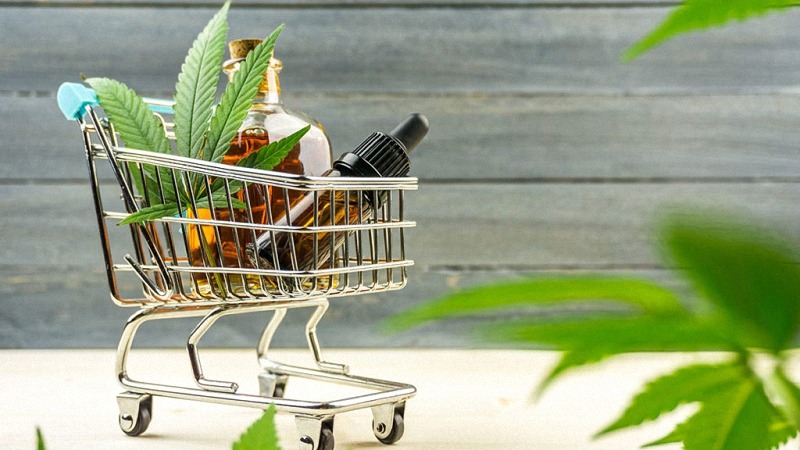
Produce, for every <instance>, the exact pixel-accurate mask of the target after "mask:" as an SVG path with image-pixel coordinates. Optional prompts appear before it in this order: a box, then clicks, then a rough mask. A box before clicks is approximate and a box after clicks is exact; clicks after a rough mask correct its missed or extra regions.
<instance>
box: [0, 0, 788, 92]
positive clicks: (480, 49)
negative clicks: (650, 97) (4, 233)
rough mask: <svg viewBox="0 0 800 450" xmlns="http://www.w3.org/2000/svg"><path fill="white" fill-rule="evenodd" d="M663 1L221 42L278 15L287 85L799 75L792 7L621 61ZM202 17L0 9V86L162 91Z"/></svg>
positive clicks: (783, 79) (531, 87)
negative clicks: (84, 81) (99, 83)
mask: <svg viewBox="0 0 800 450" xmlns="http://www.w3.org/2000/svg"><path fill="white" fill-rule="evenodd" d="M668 10H669V9H668V8H636V7H632V8H603V7H598V8H583V9H570V8H554V9H541V10H539V9H534V10H531V9H519V8H503V7H498V8H476V9H466V10H462V9H454V8H421V9H402V8H367V9H327V8H320V9H315V8H311V9H303V10H296V9H281V8H277V9H273V8H265V9H263V10H261V9H259V10H252V9H248V10H233V11H232V12H231V14H230V22H231V31H230V37H231V38H235V37H243V36H264V35H266V34H268V33H269V31H271V30H272V29H274V28H275V27H276V26H277V25H278V24H279V23H282V22H283V23H286V24H287V25H288V28H287V30H286V31H285V33H284V34H283V35H282V36H281V39H280V41H279V44H278V50H277V56H278V57H280V58H282V59H283V62H284V67H285V69H284V81H285V82H284V87H285V88H286V89H287V90H288V91H294V92H301V91H302V92H353V91H357V92H358V91H369V92H379V93H386V92H426V93H433V92H437V93H441V92H458V93H491V92H513V93H531V92H533V93H548V92H550V93H552V92H556V93H586V92H594V93H631V92H637V93H641V92H682V93H686V92H737V93H740V92H782V91H785V90H787V89H788V90H791V89H793V88H794V86H796V85H798V84H800V67H798V64H800V63H798V61H800V45H799V44H800V29H798V27H796V26H795V25H796V23H797V19H798V17H800V11H795V10H792V11H791V12H787V13H785V14H773V15H770V16H769V17H766V18H761V19H758V20H754V21H750V22H747V23H744V24H737V25H733V26H731V27H728V28H725V29H717V30H712V31H710V32H708V33H704V34H693V35H689V36H684V37H681V38H678V39H675V40H674V41H671V42H669V43H667V44H665V45H664V46H662V47H661V48H659V49H658V51H656V52H652V53H650V54H647V55H645V56H643V57H642V58H641V59H639V60H637V61H635V62H634V63H631V64H622V63H620V62H619V55H620V54H621V53H622V51H623V50H624V49H625V48H627V47H628V46H629V45H631V44H632V43H634V42H635V41H636V40H637V39H639V38H640V37H641V36H643V35H644V33H645V32H646V31H647V30H649V29H650V28H651V27H652V26H654V25H655V24H657V23H658V22H660V21H661V20H663V17H664V15H665V14H666V13H667V12H668ZM212 13H213V8H209V9H188V10H180V9H168V8H167V9H165V8H157V7H144V8H138V7H125V8H104V7H97V8H68V7H65V8H59V9H51V8H24V7H5V8H3V9H2V14H0V30H3V42H4V45H3V47H2V49H0V59H1V60H2V61H3V65H2V67H0V90H2V91H27V92H36V91H40V90H45V91H53V90H55V89H56V88H57V86H58V85H59V84H60V83H61V82H63V81H77V80H79V75H80V74H81V73H85V74H87V75H89V76H109V77H112V78H115V79H119V80H121V81H124V82H126V83H128V84H129V85H130V86H131V87H134V88H135V89H137V90H141V91H143V92H171V91H172V89H173V87H174V84H175V80H176V79H177V74H178V71H179V68H180V63H181V61H183V58H184V55H185V54H186V51H187V49H188V48H189V47H190V45H191V42H192V40H193V39H194V37H195V36H196V34H197V32H198V30H200V29H201V28H202V26H203V24H205V23H206V21H207V20H208V19H209V17H210V16H211V14H212ZM55 17H57V18H58V20H55ZM134 41H135V42H136V45H131V43H132V42H134ZM345 55H346V56H345Z"/></svg>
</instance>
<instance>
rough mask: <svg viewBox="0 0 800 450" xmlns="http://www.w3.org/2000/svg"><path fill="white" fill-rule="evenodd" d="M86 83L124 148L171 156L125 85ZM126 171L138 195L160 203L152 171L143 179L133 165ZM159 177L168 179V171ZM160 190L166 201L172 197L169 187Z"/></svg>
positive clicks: (158, 126)
mask: <svg viewBox="0 0 800 450" xmlns="http://www.w3.org/2000/svg"><path fill="white" fill-rule="evenodd" d="M85 81H86V83H87V84H88V85H89V86H91V87H92V89H94V91H95V93H96V94H97V99H98V101H99V102H100V105H101V106H102V107H103V110H104V111H105V112H106V115H107V116H108V120H109V121H110V122H111V123H112V124H114V128H115V130H116V131H117V132H118V133H119V136H120V138H121V139H122V140H123V141H124V142H125V145H126V146H128V147H130V148H135V149H138V150H148V151H155V152H158V153H171V152H172V150H171V147H170V144H169V140H168V139H167V137H166V134H165V133H164V126H163V124H162V123H161V121H160V120H159V119H158V118H157V117H156V116H155V115H153V113H152V112H151V111H150V109H149V108H148V107H147V105H146V104H145V102H144V100H143V99H142V98H141V97H140V96H139V95H137V94H136V92H134V91H133V89H130V88H129V87H128V86H126V85H125V83H122V82H119V81H116V80H111V79H108V78H87V79H86V80H85ZM129 167H130V170H131V173H132V178H133V180H134V182H135V183H136V187H137V188H138V190H139V192H143V193H145V192H146V194H147V198H148V200H149V201H150V202H159V201H161V200H162V199H161V198H160V197H161V196H160V194H159V190H158V182H157V176H156V170H155V168H153V167H152V166H146V167H145V176H144V179H142V174H141V173H140V171H139V169H138V167H137V166H136V165H135V164H130V165H129ZM159 175H160V176H161V178H162V179H167V178H165V177H169V171H168V170H166V169H162V170H160V171H159ZM163 188H164V190H165V192H164V195H165V196H166V197H167V198H173V197H174V189H173V188H172V186H171V185H169V184H168V183H164V185H163Z"/></svg>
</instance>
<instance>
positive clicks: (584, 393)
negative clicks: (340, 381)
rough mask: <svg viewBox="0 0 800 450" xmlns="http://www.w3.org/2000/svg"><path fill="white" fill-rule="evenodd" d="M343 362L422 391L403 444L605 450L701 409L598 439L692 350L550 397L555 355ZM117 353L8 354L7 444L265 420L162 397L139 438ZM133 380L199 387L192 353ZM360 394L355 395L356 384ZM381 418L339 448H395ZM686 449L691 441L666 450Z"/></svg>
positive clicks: (286, 435) (1, 437)
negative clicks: (127, 429) (122, 408)
mask: <svg viewBox="0 0 800 450" xmlns="http://www.w3.org/2000/svg"><path fill="white" fill-rule="evenodd" d="M272 355H273V357H275V358H276V359H280V360H286V361H288V362H295V363H297V362H305V358H306V357H307V356H306V352H305V351H301V350H277V351H275V352H273V353H272ZM324 356H325V357H326V358H327V359H328V360H331V361H335V362H343V363H347V364H349V365H350V367H351V373H353V374H356V375H363V376H369V377H376V378H384V379H388V380H394V381H400V382H406V383H410V384H413V385H415V386H416V387H417V390H418V393H417V395H416V396H415V397H413V398H412V399H410V400H409V401H408V403H407V407H406V414H405V435H404V437H403V438H402V439H401V440H400V441H399V442H398V443H397V444H395V445H394V446H393V447H391V448H394V449H397V450H401V449H408V450H411V449H415V450H423V449H431V450H433V449H437V450H440V449H498V450H499V449H503V450H507V449H538V450H550V449H552V450H563V449H570V450H576V449H593V450H601V449H607V450H626V449H636V448H639V446H640V445H641V444H645V443H647V442H650V441H652V440H655V439H657V438H660V437H662V436H663V435H665V434H666V433H667V432H669V431H670V430H671V426H673V425H674V424H675V423H676V422H677V421H678V420H680V419H681V418H682V417H686V415H687V414H689V413H690V412H691V411H692V409H691V406H689V407H687V408H684V409H682V410H678V411H677V412H675V413H672V414H669V415H667V416H666V417H664V418H662V419H661V420H659V421H657V422H655V423H653V424H649V425H647V426H643V427H640V428H638V429H635V430H629V431H623V432H619V433H616V434H613V435H610V436H608V437H604V438H601V439H598V440H592V438H591V437H592V435H593V433H595V432H596V431H598V430H600V429H602V428H603V426H604V425H607V424H608V423H610V421H611V420H612V419H614V418H615V417H616V415H617V414H618V413H619V412H621V411H622V409H623V408H624V407H625V405H626V404H627V401H628V400H629V399H630V397H631V395H633V394H634V393H635V392H636V391H637V390H638V389H639V388H640V387H641V386H642V385H643V383H645V382H646V381H647V380H649V379H652V378H653V377H655V376H657V375H658V374H660V373H662V372H663V371H664V370H666V369H669V368H673V367H676V366H678V365H682V364H684V363H688V362H691V361H695V360H697V359H698V358H700V357H702V356H700V357H698V356H690V355H629V356H624V357H619V358H616V359H613V360H611V361H609V362H606V363H602V364H600V365H598V366H595V368H594V369H590V370H588V371H581V372H576V373H574V374H571V375H568V376H567V377H565V378H564V379H562V380H561V381H558V382H557V383H555V384H554V385H553V386H552V387H551V388H550V390H548V391H547V392H546V393H545V395H544V396H543V397H541V398H540V399H539V401H538V402H535V403H532V402H530V395H531V392H532V390H533V388H534V386H535V384H536V383H537V382H538V381H539V380H541V378H542V377H543V376H544V374H545V373H546V371H547V369H548V368H549V367H551V365H552V364H553V363H554V362H555V361H556V358H557V354H555V353H552V352H534V351H510V350H383V349H381V350H378V349H376V350H363V349H358V350H355V349H354V350H331V351H327V352H325V353H324ZM202 357H203V368H204V369H205V373H206V375H207V376H208V377H209V378H217V379H221V378H222V379H230V380H232V381H238V382H239V383H240V384H241V385H242V388H241V389H242V391H253V392H257V390H256V389H257V388H256V386H257V384H256V374H257V373H258V365H257V362H256V358H255V352H254V351H252V350H242V349H234V350H205V351H203V353H202ZM114 358H115V355H114V352H113V351H110V350H2V351H0V399H2V401H0V417H2V425H0V447H2V448H4V449H24V450H28V449H30V450H32V449H34V448H35V427H36V426H37V425H39V426H40V427H41V429H42V431H43V433H44V437H45V443H46V444H47V448H48V450H58V449H81V450H92V449H103V450H108V449H148V450H156V449H170V450H175V449H229V448H231V443H232V442H233V441H234V440H235V439H236V438H237V437H238V436H239V434H240V433H241V432H242V431H244V430H245V429H246V428H247V427H248V426H249V425H250V423H252V422H253V421H254V420H255V419H257V418H258V417H259V415H260V411H259V410H257V409H249V408H241V407H233V406H224V405H214V404H208V403H200V402H194V401H185V400H173V399H167V398H155V399H154V406H153V420H152V423H151V424H150V427H149V428H148V430H147V431H146V432H145V433H144V434H143V435H141V436H139V437H128V436H126V435H124V434H123V433H122V432H121V431H120V429H119V427H118V425H117V414H118V410H117V404H116V394H117V393H118V392H120V391H121V388H120V387H119V386H118V385H117V383H116V380H115V375H114ZM130 369H131V370H130V374H131V376H132V377H134V378H139V379H142V380H147V381H154V382H170V383H180V384H185V385H189V386H190V385H191V382H187V380H191V378H190V374H191V372H190V370H189V366H188V359H187V356H186V352H185V351H182V350H135V351H134V353H133V354H132V357H131V361H130ZM340 389H342V388H341V387H339V386H331V385H329V384H321V383H317V382H310V381H306V380H295V379H293V380H290V381H289V385H288V387H287V397H289V398H293V397H301V398H310V399H316V400H331V399H333V398H336V397H335V396H336V395H337V393H339V392H341V391H340ZM346 389H350V388H346ZM371 419H372V416H371V412H370V411H369V410H359V411H354V412H349V413H342V414H339V415H337V416H336V419H335V426H334V432H335V438H336V448H337V449H340V448H341V449H373V448H374V449H380V448H387V447H386V446H384V445H382V444H380V443H379V442H378V441H377V440H376V439H375V438H374V437H373V435H372V430H371V426H370V423H371ZM276 422H277V426H278V432H279V436H280V439H281V442H282V445H283V448H284V450H294V449H296V448H297V447H298V444H297V442H298V441H297V439H298V436H297V429H296V426H295V421H294V417H293V416H292V415H290V414H279V415H278V418H277V419H276ZM659 448H663V449H665V450H674V449H677V448H679V446H675V445H672V446H663V447H659Z"/></svg>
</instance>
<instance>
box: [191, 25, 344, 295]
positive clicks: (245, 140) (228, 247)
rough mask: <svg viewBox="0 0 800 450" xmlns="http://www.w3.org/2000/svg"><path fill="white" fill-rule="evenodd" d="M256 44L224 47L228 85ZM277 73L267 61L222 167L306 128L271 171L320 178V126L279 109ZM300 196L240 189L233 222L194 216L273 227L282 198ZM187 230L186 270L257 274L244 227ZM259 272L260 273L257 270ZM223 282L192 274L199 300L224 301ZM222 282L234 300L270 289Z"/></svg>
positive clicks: (326, 159)
mask: <svg viewBox="0 0 800 450" xmlns="http://www.w3.org/2000/svg"><path fill="white" fill-rule="evenodd" d="M260 42H261V41H260V40H249V39H244V40H238V41H233V42H231V43H230V44H229V48H230V50H231V57H232V58H233V59H231V60H229V61H227V62H226V63H225V64H224V70H225V72H226V73H227V74H228V77H229V79H232V78H233V76H234V74H235V73H236V71H238V65H239V63H240V62H241V61H242V60H244V58H245V56H246V55H247V53H248V52H250V51H251V50H252V49H253V48H254V47H255V46H256V45H258V44H259V43H260ZM280 70H281V62H280V61H279V60H277V59H275V58H273V59H272V60H271V61H270V65H269V68H268V69H267V71H266V73H265V74H264V79H263V81H262V82H261V84H260V85H259V92H258V94H257V95H256V98H255V99H254V101H253V104H252V106H251V107H250V109H249V111H248V113H247V116H246V117H245V119H244V122H243V123H242V126H241V128H240V131H239V134H238V136H237V137H236V138H234V139H233V142H231V147H230V149H229V150H228V152H227V153H226V155H225V157H224V158H223V160H222V163H223V164H231V165H234V164H236V163H237V162H238V161H240V160H241V159H243V158H245V157H246V156H248V155H250V154H251V153H253V152H256V151H258V150H259V149H261V148H262V147H263V146H265V145H268V144H269V143H270V142H273V141H277V140H280V139H282V138H284V137H286V136H289V135H290V134H292V133H294V132H296V131H298V130H300V129H302V128H304V127H305V126H307V125H311V128H310V130H309V131H308V132H307V133H306V134H305V135H304V136H303V137H302V138H301V140H300V142H299V143H298V144H297V145H295V147H294V148H293V149H292V150H291V151H290V152H289V154H288V155H287V156H286V157H285V158H284V159H283V160H282V161H281V162H280V163H279V164H278V165H277V166H275V167H273V168H272V169H271V170H273V171H276V172H285V173H291V174H297V175H311V176H315V175H322V174H323V173H324V172H325V171H326V170H328V169H330V167H331V160H332V158H331V148H330V141H329V140H328V137H327V135H326V134H325V132H324V130H323V129H322V127H321V125H319V123H318V122H316V121H315V120H314V119H312V118H310V117H308V116H305V115H304V114H302V113H295V112H292V111H290V110H287V109H286V108H285V107H284V106H283V103H282V102H281V100H280V91H281V90H280V81H279V79H278V73H279V72H280ZM245 194H247V195H245ZM301 195H302V192H300V191H295V190H291V189H283V188H278V187H273V186H267V185H264V184H257V183H254V184H250V185H248V187H247V189H246V190H244V189H242V190H240V191H239V192H237V193H236V194H235V196H236V198H237V199H238V200H240V201H242V202H243V203H245V204H249V208H248V209H246V210H245V209H234V210H233V217H231V213H230V211H229V210H228V209H227V208H214V210H213V211H211V210H208V209H206V210H200V211H198V212H197V213H198V216H199V218H201V219H203V218H212V213H213V215H214V218H216V219H217V220H223V221H233V222H245V223H253V224H269V223H273V218H277V217H279V216H280V215H282V214H285V213H286V200H287V198H288V201H289V204H292V203H293V202H295V200H296V199H297V198H299V197H300V196H301ZM190 228H193V229H192V230H190V238H189V247H190V257H191V261H192V262H191V263H192V265H195V266H209V265H210V266H221V267H232V268H245V269H251V268H259V267H257V266H256V265H254V264H253V263H252V262H251V261H250V260H248V258H247V257H246V256H245V254H244V251H243V250H244V249H245V248H247V245H248V244H250V243H251V242H253V240H254V239H255V236H256V235H257V234H259V233H260V232H259V231H257V230H252V229H248V228H246V227H242V228H235V227H217V229H216V230H215V229H214V227H210V226H194V227H190ZM217 239H219V245H217ZM220 248H221V250H222V251H221V252H220V251H219V249H220ZM220 253H221V254H220ZM204 255H205V258H204ZM260 268H262V269H263V267H260ZM225 278H226V277H222V276H214V275H213V274H212V275H206V274H205V273H198V274H196V275H195V276H194V279H195V281H196V282H197V287H198V288H199V290H200V293H201V294H205V295H207V294H208V293H210V292H212V291H213V292H214V293H216V294H217V295H223V296H224V295H226V294H227V289H229V287H228V283H226V282H225V280H224V279H225ZM227 278H228V280H229V282H230V285H231V286H230V289H232V290H233V293H234V294H239V293H240V292H241V293H245V294H246V291H245V289H244V288H245V287H246V288H247V290H249V291H250V292H251V293H253V294H259V293H261V291H262V290H263V289H267V290H273V289H274V287H275V280H274V279H272V277H260V276H256V275H248V276H242V275H235V274H229V275H228V276H227ZM221 281H222V282H221Z"/></svg>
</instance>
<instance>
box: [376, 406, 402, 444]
mask: <svg viewBox="0 0 800 450" xmlns="http://www.w3.org/2000/svg"><path fill="white" fill-rule="evenodd" d="M389 408H391V409H389ZM387 411H388V414H387ZM404 415H405V404H402V403H401V404H398V405H382V406H379V407H375V408H373V416H374V419H372V432H373V433H375V437H376V438H378V440H379V441H380V442H381V443H383V444H386V445H391V444H394V443H395V442H397V441H399V440H400V438H401V437H403V433H404V432H405V431H406V430H405V423H404V420H403V416H404Z"/></svg>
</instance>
